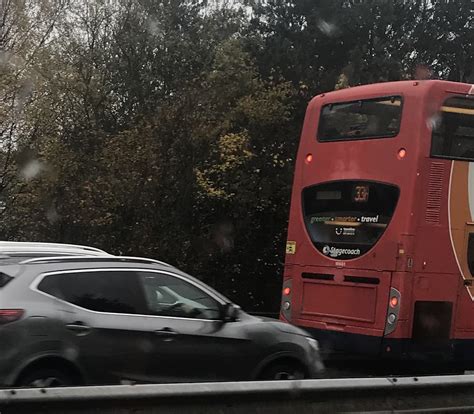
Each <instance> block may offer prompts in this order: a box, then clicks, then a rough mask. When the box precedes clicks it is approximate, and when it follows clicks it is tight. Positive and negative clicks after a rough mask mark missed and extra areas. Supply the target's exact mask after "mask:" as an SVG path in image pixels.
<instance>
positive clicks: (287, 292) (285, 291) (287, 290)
mask: <svg viewBox="0 0 474 414" xmlns="http://www.w3.org/2000/svg"><path fill="white" fill-rule="evenodd" d="M290 293H291V289H290V288H289V287H286V288H285V289H283V294H284V295H285V296H288V295H289V294H290Z"/></svg>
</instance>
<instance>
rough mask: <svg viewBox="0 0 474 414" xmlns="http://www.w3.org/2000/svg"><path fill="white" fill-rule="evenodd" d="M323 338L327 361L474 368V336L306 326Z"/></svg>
mask: <svg viewBox="0 0 474 414" xmlns="http://www.w3.org/2000/svg"><path fill="white" fill-rule="evenodd" d="M304 329H305V330H306V331H307V332H308V333H310V334H311V335H312V336H313V337H314V338H315V339H317V340H318V341H319V346H320V352H321V356H322V358H323V360H324V361H325V363H331V362H342V363H349V362H356V361H360V362H364V363H366V364H369V363H371V362H372V363H375V364H376V365H377V364H380V363H386V365H393V364H402V365H400V367H402V366H405V364H404V362H406V363H407V364H406V366H408V367H412V368H415V367H421V366H426V367H434V366H436V367H441V366H444V367H456V368H462V369H474V339H462V340H459V339H446V340H437V341H436V340H425V341H416V340H413V339H411V338H384V337H382V336H380V337H378V336H371V335H361V334H353V333H348V332H337V331H329V330H323V329H314V328H308V327H306V326H305V327H304Z"/></svg>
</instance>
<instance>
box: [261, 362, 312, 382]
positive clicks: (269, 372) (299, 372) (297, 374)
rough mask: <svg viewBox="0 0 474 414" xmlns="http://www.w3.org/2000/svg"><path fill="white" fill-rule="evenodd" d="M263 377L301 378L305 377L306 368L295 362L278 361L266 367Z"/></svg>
mask: <svg viewBox="0 0 474 414" xmlns="http://www.w3.org/2000/svg"><path fill="white" fill-rule="evenodd" d="M261 378H262V379H263V380H270V381H281V380H299V379H304V378H305V372H304V369H303V368H302V367H301V365H299V364H297V363H294V362H276V363H274V364H272V365H270V366H269V367H268V368H266V369H265V370H264V371H263V373H262V376H261Z"/></svg>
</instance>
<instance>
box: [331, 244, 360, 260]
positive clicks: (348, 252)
mask: <svg viewBox="0 0 474 414" xmlns="http://www.w3.org/2000/svg"><path fill="white" fill-rule="evenodd" d="M323 253H324V254H325V255H326V256H329V257H339V256H342V255H346V256H359V255H360V249H338V248H336V247H329V246H328V245H326V246H324V247H323Z"/></svg>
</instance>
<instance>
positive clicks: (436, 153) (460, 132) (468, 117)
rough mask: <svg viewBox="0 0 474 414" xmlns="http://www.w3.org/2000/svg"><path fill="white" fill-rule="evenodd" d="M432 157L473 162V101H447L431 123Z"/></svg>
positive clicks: (460, 98) (466, 99)
mask: <svg viewBox="0 0 474 414" xmlns="http://www.w3.org/2000/svg"><path fill="white" fill-rule="evenodd" d="M431 155H432V156H433V157H441V158H449V159H461V160H469V161H474V99H473V98H466V97H454V98H449V99H447V100H446V101H445V102H444V104H443V106H442V107H441V111H440V113H439V117H437V118H435V119H434V122H433V138H432V144H431Z"/></svg>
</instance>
